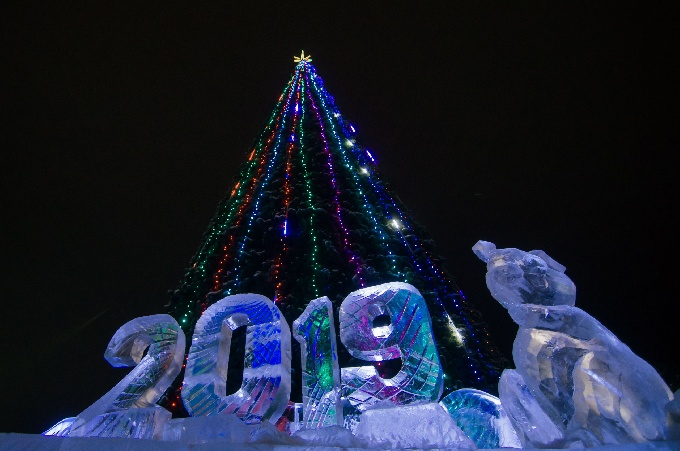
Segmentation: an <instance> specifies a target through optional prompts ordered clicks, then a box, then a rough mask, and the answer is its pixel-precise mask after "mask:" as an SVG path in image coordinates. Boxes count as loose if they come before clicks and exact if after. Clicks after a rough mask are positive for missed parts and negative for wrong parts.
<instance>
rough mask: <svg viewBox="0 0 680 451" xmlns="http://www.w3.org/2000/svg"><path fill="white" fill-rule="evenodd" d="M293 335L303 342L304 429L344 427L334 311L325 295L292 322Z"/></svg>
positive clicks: (301, 350) (309, 305) (301, 351)
mask: <svg viewBox="0 0 680 451" xmlns="http://www.w3.org/2000/svg"><path fill="white" fill-rule="evenodd" d="M293 336H294V337H295V339H296V340H297V341H298V342H299V343H300V354H301V363H302V403H303V406H304V407H303V410H302V414H303V423H304V427H305V428H308V429H312V428H320V427H324V426H342V405H341V403H340V366H339V365H338V352H337V345H336V342H335V325H334V324H333V308H332V304H331V301H330V300H329V299H328V298H327V297H326V296H324V297H322V298H319V299H315V300H313V301H311V302H310V303H309V304H308V305H307V308H306V309H305V311H304V312H303V313H302V315H300V317H299V318H298V319H296V320H295V321H293Z"/></svg>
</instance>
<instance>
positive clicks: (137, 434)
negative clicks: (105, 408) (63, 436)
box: [69, 406, 172, 439]
mask: <svg viewBox="0 0 680 451" xmlns="http://www.w3.org/2000/svg"><path fill="white" fill-rule="evenodd" d="M170 418H172V414H171V413H170V412H169V411H167V410H165V409H164V408H162V407H161V406H153V407H143V408H138V409H122V410H115V411H113V412H106V413H103V414H101V415H98V416H96V417H94V418H93V419H92V420H90V421H89V422H87V423H86V424H85V425H84V426H83V427H82V428H81V432H80V434H79V435H80V436H82V437H121V438H145V439H152V438H155V439H157V438H160V436H161V434H162V431H163V425H164V424H165V423H166V422H167V421H168V420H170ZM69 435H70V436H74V435H73V434H69Z"/></svg>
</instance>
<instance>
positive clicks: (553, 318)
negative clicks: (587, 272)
mask: <svg viewBox="0 0 680 451" xmlns="http://www.w3.org/2000/svg"><path fill="white" fill-rule="evenodd" d="M510 311H511V314H512V316H513V319H515V318H521V323H522V324H523V325H533V326H536V327H537V328H525V327H522V328H521V329H520V330H519V332H518V333H517V338H516V339H515V343H514V345H513V359H514V361H515V366H516V367H517V368H518V370H517V371H518V372H520V373H521V374H522V376H523V377H524V379H525V381H526V382H527V385H528V386H529V387H530V388H531V389H532V390H534V391H540V392H541V393H542V395H543V396H544V397H545V399H546V400H547V402H548V403H549V404H548V405H546V406H544V408H545V410H546V411H547V412H550V411H552V410H553V409H554V410H556V411H557V412H559V415H560V420H561V421H562V423H563V424H564V425H565V426H566V427H567V436H568V437H567V438H569V437H570V436H572V435H574V434H576V431H579V430H582V429H583V430H588V431H589V432H590V434H589V435H588V436H587V437H585V438H583V437H581V436H580V435H579V440H581V441H584V443H585V444H586V445H588V446H597V445H600V444H608V443H611V444H623V443H629V442H631V441H634V442H641V441H647V440H660V439H663V438H664V437H665V423H666V413H665V411H664V407H665V405H666V404H667V403H668V402H669V401H670V400H671V399H672V394H671V392H670V390H669V389H668V386H667V385H666V384H665V382H664V381H663V379H662V378H661V377H660V376H659V374H658V373H657V372H656V371H655V370H654V368H652V367H651V366H650V365H649V364H648V363H647V362H645V361H644V360H643V359H641V358H640V357H638V356H637V355H635V353H633V352H632V351H631V350H630V348H628V346H626V345H625V344H624V343H622V342H621V341H619V340H618V339H617V338H616V336H615V335H614V334H613V333H612V332H610V331H609V330H608V329H607V328H605V327H604V326H603V325H602V324H600V323H599V322H598V321H597V320H595V319H594V318H592V317H591V316H590V315H588V314H587V313H586V312H584V311H583V310H580V309H578V308H576V307H569V306H555V307H543V306H532V305H526V306H515V307H513V308H511V310H510ZM519 312H522V313H521V314H520V313H519ZM551 329H557V330H551ZM576 435H578V434H576Z"/></svg>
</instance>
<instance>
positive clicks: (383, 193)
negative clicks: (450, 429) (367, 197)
mask: <svg viewBox="0 0 680 451" xmlns="http://www.w3.org/2000/svg"><path fill="white" fill-rule="evenodd" d="M373 177H375V178H377V175H375V174H371V176H369V182H370V183H371V185H372V186H373V189H374V191H375V193H376V195H377V196H378V197H379V198H380V199H379V201H380V202H381V204H382V206H383V209H384V211H385V214H386V215H387V216H388V217H390V218H391V217H392V216H391V213H390V210H393V211H396V213H397V215H398V216H399V218H400V220H401V221H400V223H401V224H402V225H403V228H402V229H401V230H398V234H399V236H400V238H401V240H402V242H403V244H404V247H405V249H407V251H408V252H409V256H410V257H411V262H412V264H413V265H414V266H415V267H416V269H417V270H418V272H419V273H421V274H423V275H424V274H425V271H424V269H423V268H422V266H421V265H420V263H419V262H418V256H417V255H416V252H415V251H414V250H413V246H415V247H416V248H419V249H420V250H421V251H422V252H423V254H424V256H425V260H426V263H427V264H428V266H429V268H430V270H431V274H432V275H433V276H434V277H436V278H437V280H438V281H439V283H440V287H441V288H440V289H439V290H437V297H436V301H437V304H438V305H439V307H440V308H441V311H442V316H443V317H444V318H445V319H446V321H447V323H448V324H449V329H450V330H451V332H452V334H453V335H454V336H455V337H456V340H457V341H458V342H459V343H462V340H463V338H462V336H461V334H460V331H459V330H458V327H457V326H456V324H455V322H454V321H453V319H452V318H451V316H450V315H449V313H448V312H447V311H446V307H445V306H444V303H443V301H442V298H448V299H450V300H451V302H452V303H453V304H454V306H455V309H456V313H457V316H458V317H459V318H460V319H461V321H463V322H464V323H465V325H466V326H467V327H466V330H467V331H468V332H469V335H470V336H469V338H472V339H473V340H474V341H475V342H476V344H477V351H478V352H481V350H480V349H479V347H480V346H481V344H480V342H479V339H478V338H477V336H476V334H475V330H474V327H473V326H472V325H471V324H470V322H469V320H468V318H467V315H466V314H465V312H464V311H463V310H462V309H461V306H460V305H459V304H458V302H457V301H456V297H455V296H456V294H457V295H459V296H461V297H463V298H464V296H463V294H462V292H460V291H459V292H457V293H456V294H452V293H449V292H448V291H447V290H446V287H447V286H448V285H449V284H451V281H450V280H449V279H448V278H447V277H446V274H445V273H444V271H443V270H442V269H439V268H437V266H436V264H435V262H434V261H433V258H432V254H431V252H430V251H429V250H428V249H427V248H426V247H425V246H424V245H423V244H422V243H421V242H420V241H419V240H418V237H417V236H416V234H415V233H413V229H412V226H411V225H410V221H409V220H408V219H407V218H406V217H405V214H404V213H403V211H402V210H401V209H400V208H399V206H398V205H397V202H396V201H395V199H393V198H392V196H391V195H390V194H389V192H387V190H385V189H384V188H383V187H381V186H379V185H377V184H376V183H375V182H373V180H372V179H373ZM404 230H405V231H407V232H411V233H406V234H404V233H403V231H404ZM407 236H408V239H407ZM409 239H410V240H411V241H413V245H411V243H409V242H408V241H409ZM441 291H443V293H441ZM484 333H485V334H486V335H487V337H488V335H489V334H488V332H487V331H486V330H484ZM467 341H469V340H467ZM485 342H486V344H487V345H489V346H490V343H489V342H488V340H486V341H485ZM466 352H467V354H468V355H467V356H466V357H467V360H468V366H469V367H470V370H471V371H472V373H473V374H474V375H475V376H474V377H475V378H476V379H477V380H478V381H481V377H480V374H479V371H478V370H480V368H478V367H477V366H476V365H475V362H474V361H473V359H472V358H471V357H470V355H469V354H470V350H469V349H467V347H466ZM490 352H495V351H494V350H493V349H490Z"/></svg>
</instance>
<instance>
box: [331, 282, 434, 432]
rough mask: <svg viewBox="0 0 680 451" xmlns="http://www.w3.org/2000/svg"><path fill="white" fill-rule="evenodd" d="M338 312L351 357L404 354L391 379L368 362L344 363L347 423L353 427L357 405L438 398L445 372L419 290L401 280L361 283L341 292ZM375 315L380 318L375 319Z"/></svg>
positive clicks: (378, 358)
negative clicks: (359, 364) (344, 294)
mask: <svg viewBox="0 0 680 451" xmlns="http://www.w3.org/2000/svg"><path fill="white" fill-rule="evenodd" d="M339 316H340V318H339V319H340V340H342V342H343V344H344V345H345V347H346V348H347V350H348V351H349V353H350V354H352V355H353V356H354V357H357V358H359V359H362V360H369V361H376V362H380V361H384V360H389V359H397V358H401V360H402V367H401V369H400V370H399V372H398V373H397V374H396V375H395V376H394V377H392V378H391V379H383V378H381V377H380V376H379V375H378V374H377V372H376V370H375V368H373V367H372V366H363V367H350V368H343V369H342V384H343V386H342V396H343V405H344V409H345V411H346V412H347V414H348V415H350V417H351V418H345V426H347V427H350V428H352V427H353V424H354V423H355V421H356V418H357V411H358V412H361V411H364V410H366V408H368V407H369V406H371V405H373V404H375V403H377V402H380V401H383V400H389V401H390V402H392V403H394V404H399V405H404V404H409V403H412V402H423V401H438V400H439V397H440V396H441V393H442V390H443V372H442V368H441V365H440V363H439V355H438V354H437V349H436V346H435V342H434V338H433V335H432V323H431V320H430V315H429V313H428V310H427V306H426V304H425V300H424V299H423V297H422V296H421V295H420V293H419V292H418V290H416V289H415V288H414V287H412V286H411V285H408V284H405V283H399V282H391V283H386V284H382V285H378V286H375V287H370V288H363V289H361V290H357V291H355V292H353V293H351V294H350V295H349V296H347V297H346V298H345V300H344V301H343V302H342V305H341V306H340V314H339ZM379 317H381V318H382V319H383V321H381V322H378V321H375V320H376V319H377V318H379ZM386 318H387V319H389V321H384V320H385V319H386ZM374 321H375V322H374Z"/></svg>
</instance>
